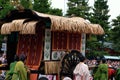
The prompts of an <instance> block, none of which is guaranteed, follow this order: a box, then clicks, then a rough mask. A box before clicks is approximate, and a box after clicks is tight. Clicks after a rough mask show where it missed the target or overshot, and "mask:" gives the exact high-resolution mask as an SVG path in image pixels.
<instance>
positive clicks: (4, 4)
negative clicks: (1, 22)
mask: <svg viewBox="0 0 120 80" xmlns="http://www.w3.org/2000/svg"><path fill="white" fill-rule="evenodd" d="M0 7H1V10H0V18H3V17H5V16H6V14H8V12H9V11H11V10H13V9H14V7H13V6H12V5H11V4H10V3H9V1H4V0H0Z"/></svg>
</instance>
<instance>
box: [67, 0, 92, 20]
mask: <svg viewBox="0 0 120 80" xmlns="http://www.w3.org/2000/svg"><path fill="white" fill-rule="evenodd" d="M67 5H68V10H67V15H69V16H70V15H72V14H75V16H79V17H82V18H85V19H88V17H89V16H90V13H89V10H90V7H89V6H88V0H68V3H67Z"/></svg>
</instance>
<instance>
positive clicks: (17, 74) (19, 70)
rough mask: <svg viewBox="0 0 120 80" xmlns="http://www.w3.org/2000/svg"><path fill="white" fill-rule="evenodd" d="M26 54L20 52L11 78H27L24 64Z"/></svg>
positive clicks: (13, 79)
mask: <svg viewBox="0 0 120 80" xmlns="http://www.w3.org/2000/svg"><path fill="white" fill-rule="evenodd" d="M25 60H26V56H25V55H24V54H21V55H20V57H19V61H18V62H17V63H16V66H15V69H14V74H13V76H12V80H28V79H29V78H28V75H27V69H26V66H25V64H24V63H25Z"/></svg>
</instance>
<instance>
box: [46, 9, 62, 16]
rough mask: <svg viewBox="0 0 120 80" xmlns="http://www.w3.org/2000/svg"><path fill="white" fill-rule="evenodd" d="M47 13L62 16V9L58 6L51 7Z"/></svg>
mask: <svg viewBox="0 0 120 80" xmlns="http://www.w3.org/2000/svg"><path fill="white" fill-rule="evenodd" d="M48 13H49V14H52V15H58V16H62V15H63V14H62V10H61V9H58V8H51V9H50V10H49V12H48Z"/></svg>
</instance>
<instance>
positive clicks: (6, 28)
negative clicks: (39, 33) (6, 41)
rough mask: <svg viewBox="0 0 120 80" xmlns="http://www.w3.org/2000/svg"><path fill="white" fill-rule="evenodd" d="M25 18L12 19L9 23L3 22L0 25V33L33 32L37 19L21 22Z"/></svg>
mask: <svg viewBox="0 0 120 80" xmlns="http://www.w3.org/2000/svg"><path fill="white" fill-rule="evenodd" d="M24 21H25V19H19V20H13V21H12V22H11V23H5V24H3V25H2V27H1V34H10V33H11V32H13V31H18V32H20V34H35V27H36V24H37V21H31V22H26V23H23V22H24Z"/></svg>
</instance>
